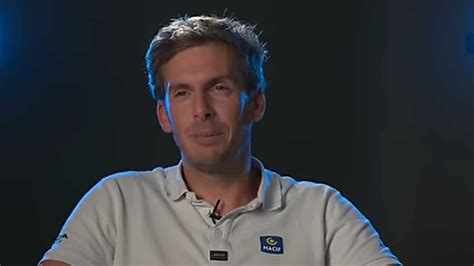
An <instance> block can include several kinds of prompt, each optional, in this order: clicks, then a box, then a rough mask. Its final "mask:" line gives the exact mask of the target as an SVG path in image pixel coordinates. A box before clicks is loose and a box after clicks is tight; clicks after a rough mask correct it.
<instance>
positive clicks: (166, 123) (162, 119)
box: [156, 100, 172, 133]
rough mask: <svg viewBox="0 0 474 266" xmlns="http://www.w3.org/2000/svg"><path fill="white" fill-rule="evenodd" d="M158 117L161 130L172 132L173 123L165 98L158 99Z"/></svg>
mask: <svg viewBox="0 0 474 266" xmlns="http://www.w3.org/2000/svg"><path fill="white" fill-rule="evenodd" d="M156 117H158V122H159V123H160V126H161V130H163V132H165V133H171V132H172V128H171V123H170V119H169V117H168V112H167V111H166V106H165V103H164V102H163V100H158V102H157V103H156Z"/></svg>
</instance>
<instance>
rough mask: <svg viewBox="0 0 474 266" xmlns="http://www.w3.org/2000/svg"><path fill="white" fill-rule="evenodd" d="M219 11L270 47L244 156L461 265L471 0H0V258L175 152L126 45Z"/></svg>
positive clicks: (142, 45) (139, 64) (19, 253)
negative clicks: (111, 182)
mask: <svg viewBox="0 0 474 266" xmlns="http://www.w3.org/2000/svg"><path fill="white" fill-rule="evenodd" d="M224 11H225V12H226V14H230V15H232V14H233V15H236V16H237V17H239V18H241V19H243V20H244V21H247V22H249V23H253V24H257V29H259V30H261V31H262V34H261V37H262V39H263V40H264V41H265V42H267V45H268V48H269V50H270V59H269V61H268V65H267V68H266V73H267V78H268V84H269V86H268V90H267V93H268V94H267V97H268V109H267V114H266V117H265V118H264V120H263V121H262V122H261V123H259V124H257V125H256V127H255V137H254V154H255V155H256V156H257V157H258V158H260V159H261V160H262V161H263V162H264V164H266V166H267V167H268V168H270V169H273V170H276V171H278V172H280V173H281V174H287V175H291V176H294V177H295V178H297V179H300V180H302V179H309V180H315V181H318V182H324V183H327V184H330V185H332V186H334V187H335V188H337V189H339V190H340V191H341V192H342V193H343V195H345V196H346V197H348V198H349V199H350V200H351V201H352V202H353V203H354V204H355V205H356V206H357V207H358V208H359V209H360V210H361V211H362V212H363V213H364V214H365V215H366V216H367V217H368V218H369V219H370V220H371V221H372V223H373V225H374V226H375V228H376V229H377V230H378V231H379V233H380V234H381V236H382V240H383V241H384V242H385V244H386V245H388V246H389V247H390V248H391V249H392V251H393V252H394V253H395V254H396V255H397V256H398V257H399V258H400V259H401V261H402V262H403V263H405V264H406V265H428V264H431V265H472V263H474V259H473V231H474V230H473V224H474V223H473V202H474V201H473V188H474V181H473V179H474V167H473V165H474V123H473V122H474V119H473V114H474V113H473V111H474V108H473V107H474V104H473V99H474V98H473V96H474V75H473V74H474V71H473V70H474V43H473V42H474V40H473V39H474V37H473V34H474V2H473V1H472V0H453V1H447V0H446V1H444V0H429V1H428V0H427V1H422V0H412V1H409V0H398V1H396V0H391V1H389V0H387V1H381V0H353V1H321V2H316V3H312V2H310V1H308V3H306V2H300V3H298V2H297V1H280V2H278V3H277V2H276V1H273V2H270V1H268V2H260V1H251V2H241V1H233V2H227V3H225V2H222V1H146V0H142V1H138V0H137V1H111V0H100V1H99V0H84V1H60V0H44V1H33V0H31V1H10V0H7V1H2V2H0V118H1V119H0V264H1V265H14V264H25V265H33V264H35V263H36V262H37V261H38V260H39V259H40V258H41V256H42V254H43V253H44V252H45V251H46V250H47V249H48V248H49V246H50V245H51V244H52V242H53V241H54V239H55V238H56V235H57V233H58V232H59V229H60V227H61V226H62V224H63V223H64V221H65V219H66V217H67V216H68V215H69V213H70V212H71V210H72V208H73V207H74V206H75V205H76V203H77V202H78V200H79V199H80V198H81V197H82V196H83V195H84V193H85V192H86V191H87V190H88V189H89V188H90V187H91V186H92V185H94V184H95V183H96V182H97V181H98V180H99V179H100V178H102V177H104V176H106V175H108V174H111V173H115V172H118V171H123V170H131V169H134V170H140V169H151V168H154V167H155V166H158V165H160V166H164V165H170V164H174V163H176V162H177V160H178V151H177V149H176V147H175V146H174V143H173V141H172V138H171V137H170V136H169V135H165V134H163V133H162V132H161V131H160V129H159V127H158V125H157V122H156V119H155V116H154V103H153V101H152V100H151V98H150V97H149V95H148V92H147V87H146V78H145V74H144V62H143V57H144V54H145V51H146V48H147V45H148V43H149V41H150V40H151V38H152V37H153V34H154V33H155V32H156V30H157V29H158V27H159V26H161V25H163V24H164V23H167V22H168V19H169V18H170V17H173V16H176V15H184V14H190V15H193V14H199V13H215V14H223V13H224Z"/></svg>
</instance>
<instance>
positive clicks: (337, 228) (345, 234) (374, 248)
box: [325, 189, 402, 265]
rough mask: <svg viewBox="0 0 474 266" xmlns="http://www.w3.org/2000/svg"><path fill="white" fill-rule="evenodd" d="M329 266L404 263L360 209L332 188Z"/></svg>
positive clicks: (328, 215)
mask: <svg viewBox="0 0 474 266" xmlns="http://www.w3.org/2000/svg"><path fill="white" fill-rule="evenodd" d="M325 218H326V232H327V234H326V243H327V260H328V261H329V265H402V264H401V263H400V261H399V260H398V259H397V257H396V256H395V255H393V254H392V253H391V252H390V250H389V248H388V247H386V246H385V245H384V244H383V243H382V240H381V239H380V237H379V234H378V233H377V232H376V230H375V229H374V227H373V226H372V225H371V223H370V222H369V220H367V218H366V217H364V215H363V214H362V213H360V211H359V210H358V209H357V208H356V207H355V206H354V205H353V204H352V203H351V202H349V200H347V199H346V198H345V197H344V196H342V195H341V194H340V193H339V192H338V191H337V190H335V189H331V190H330V193H329V196H328V199H327V206H326V217H325Z"/></svg>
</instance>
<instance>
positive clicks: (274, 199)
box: [165, 157, 282, 210]
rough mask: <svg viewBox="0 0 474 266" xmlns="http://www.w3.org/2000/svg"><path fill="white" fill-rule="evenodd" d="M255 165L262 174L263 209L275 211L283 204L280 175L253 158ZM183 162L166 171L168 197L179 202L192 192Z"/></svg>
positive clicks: (260, 194)
mask: <svg viewBox="0 0 474 266" xmlns="http://www.w3.org/2000/svg"><path fill="white" fill-rule="evenodd" d="M252 163H254V164H255V165H256V166H257V167H258V168H259V169H260V173H261V174H262V176H261V177H262V178H261V180H260V185H259V188H258V192H257V195H258V196H257V197H258V201H259V203H261V204H262V207H263V209H266V210H275V209H277V208H279V207H280V206H281V205H282V204H281V202H282V194H281V186H280V180H279V176H278V174H276V173H274V172H271V171H269V170H267V169H265V167H264V165H263V164H262V162H260V160H258V159H257V158H255V157H252ZM182 164H183V161H182V160H180V161H179V163H178V164H177V165H174V166H171V167H168V168H166V169H165V189H166V193H167V195H168V196H169V197H170V198H171V199H172V200H175V201H176V200H179V199H180V198H182V196H183V195H184V194H186V193H187V192H190V191H189V189H188V187H187V186H186V183H185V182H184V179H183V175H182V172H181V169H182Z"/></svg>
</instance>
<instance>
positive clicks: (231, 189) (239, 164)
mask: <svg viewBox="0 0 474 266" xmlns="http://www.w3.org/2000/svg"><path fill="white" fill-rule="evenodd" d="M221 169H226V170H225V171H224V170H221V171H218V172H217V171H212V172H210V171H205V170H200V169H198V168H196V167H193V166H192V165H191V164H190V163H187V162H186V161H184V160H183V169H182V170H183V179H184V180H185V182H186V185H187V186H188V188H189V190H191V191H193V192H194V193H195V194H196V197H197V198H199V199H203V200H205V201H207V202H208V203H210V204H211V205H215V204H216V202H217V200H220V204H219V207H218V210H217V211H218V212H219V213H220V215H225V214H226V213H228V212H230V211H231V210H233V209H235V208H238V207H240V206H244V205H246V204H247V203H249V202H250V201H251V200H253V199H254V198H256V197H257V192H258V187H259V184H260V176H261V173H260V170H259V169H258V167H257V166H255V165H252V161H251V159H250V157H248V158H247V159H246V160H238V161H235V162H233V163H227V164H226V166H224V167H222V168H221Z"/></svg>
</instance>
